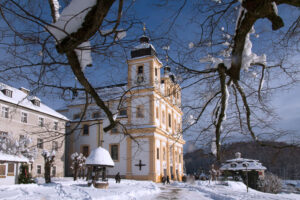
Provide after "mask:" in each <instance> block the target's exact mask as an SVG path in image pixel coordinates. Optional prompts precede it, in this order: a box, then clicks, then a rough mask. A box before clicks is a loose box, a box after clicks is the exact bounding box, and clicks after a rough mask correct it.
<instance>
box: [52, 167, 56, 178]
mask: <svg viewBox="0 0 300 200" xmlns="http://www.w3.org/2000/svg"><path fill="white" fill-rule="evenodd" d="M51 174H52V176H56V166H53V167H52V172H51Z"/></svg>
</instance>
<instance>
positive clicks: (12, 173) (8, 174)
mask: <svg viewBox="0 0 300 200" xmlns="http://www.w3.org/2000/svg"><path fill="white" fill-rule="evenodd" d="M11 167H13V168H11ZM11 169H12V171H10V170H11ZM14 175H15V164H14V163H7V176H14Z"/></svg>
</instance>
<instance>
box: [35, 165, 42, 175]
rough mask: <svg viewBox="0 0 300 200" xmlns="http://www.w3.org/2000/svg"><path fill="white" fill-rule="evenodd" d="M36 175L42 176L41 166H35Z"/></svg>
mask: <svg viewBox="0 0 300 200" xmlns="http://www.w3.org/2000/svg"><path fill="white" fill-rule="evenodd" d="M36 174H38V175H41V174H42V165H36Z"/></svg>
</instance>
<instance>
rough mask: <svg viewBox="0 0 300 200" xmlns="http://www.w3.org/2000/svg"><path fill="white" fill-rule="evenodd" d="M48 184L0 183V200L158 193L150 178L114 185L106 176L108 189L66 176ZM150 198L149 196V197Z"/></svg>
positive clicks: (108, 199) (108, 198) (106, 198)
mask: <svg viewBox="0 0 300 200" xmlns="http://www.w3.org/2000/svg"><path fill="white" fill-rule="evenodd" d="M52 180H54V182H53V183H50V184H29V185H10V186H0V196H1V197H0V198H1V199H49V200H51V199H64V200H67V199H70V200H71V199H78V200H79V199H94V200H96V199H97V200H98V199H99V200H102V199H103V200H117V199H120V200H129V199H144V198H143V197H144V196H153V195H155V194H157V193H159V191H160V190H159V188H158V187H157V185H156V184H155V183H153V182H151V181H134V180H121V183H120V184H116V183H115V181H114V180H113V179H109V187H108V189H97V188H94V187H88V186H87V182H86V181H83V180H78V181H72V180H71V179H69V178H60V179H57V178H53V179H52ZM150 199H151V198H150Z"/></svg>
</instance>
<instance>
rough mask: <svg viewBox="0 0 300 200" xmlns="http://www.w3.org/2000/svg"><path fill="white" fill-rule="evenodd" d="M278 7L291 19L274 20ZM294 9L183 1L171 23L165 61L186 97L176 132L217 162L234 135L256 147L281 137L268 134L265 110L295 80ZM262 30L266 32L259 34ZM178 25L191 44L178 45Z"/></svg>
mask: <svg viewBox="0 0 300 200" xmlns="http://www.w3.org/2000/svg"><path fill="white" fill-rule="evenodd" d="M165 3H166V4H167V3H169V2H167V1H165ZM159 6H165V4H163V3H162V4H161V5H159ZM182 6H184V7H185V8H183V7H182ZM277 6H280V8H282V9H283V10H284V9H285V11H287V10H289V11H290V15H289V16H288V17H287V16H286V14H282V15H283V17H282V16H280V13H278V9H277ZM299 7H300V2H299V1H290V0H278V1H276V0H274V1H271V0H264V1H261V0H242V1H236V0H228V1H226V0H215V1H214V0H213V1H208V0H207V1H201V2H200V1H192V2H189V3H186V1H183V4H181V5H180V6H178V9H177V10H176V11H175V13H176V12H177V14H174V15H173V16H174V17H172V18H170V19H171V20H172V21H171V22H170V23H169V24H171V25H170V26H169V27H168V28H167V30H168V31H169V30H171V29H173V30H174V31H173V32H171V33H169V36H168V38H167V42H168V43H169V44H170V45H171V46H173V49H174V50H173V51H172V50H170V52H168V54H169V55H170V57H171V58H170V59H171V61H172V64H173V65H174V66H175V68H176V73H177V74H178V77H179V80H178V81H180V82H181V83H182V89H185V90H187V91H188V92H187V93H189V94H193V95H188V97H187V98H184V99H183V101H182V102H183V103H184V105H183V109H184V111H185V113H186V119H185V122H186V126H185V127H184V130H183V131H184V132H185V133H189V132H191V133H192V134H193V133H195V132H196V133H197V134H198V136H193V139H195V140H196V141H199V140H200V141H201V140H202V141H204V143H208V144H210V145H211V148H212V153H214V154H215V155H216V158H217V160H218V161H220V159H221V143H223V142H224V141H223V140H225V139H228V138H229V137H233V135H240V136H239V139H241V138H242V139H243V138H245V137H246V138H248V139H249V138H252V139H253V140H255V141H256V142H258V143H260V144H261V145H268V144H267V143H265V142H264V140H265V139H268V140H276V139H278V138H280V137H288V136H287V135H288V134H289V133H288V131H285V130H280V129H278V128H276V126H274V125H275V124H276V122H277V121H278V119H279V118H278V116H277V115H276V113H274V112H273V108H272V107H271V105H270V104H269V102H270V99H271V94H272V93H273V92H274V91H278V89H281V88H288V87H289V86H291V85H292V84H294V83H296V82H297V80H298V79H297V74H298V72H299V69H298V68H296V66H297V61H296V59H295V57H296V55H297V54H299V49H298V47H299V46H298V45H299V40H298V39H297V38H299V22H300V21H299V20H300V19H299ZM178 16H179V17H178ZM180 16H181V19H180V20H181V21H183V22H181V21H180V20H178V18H180ZM187 16H189V19H187V18H188V17H187ZM284 20H285V21H286V22H284ZM177 22H178V23H177ZM269 22H270V23H271V27H272V30H270V29H268V28H266V27H268V26H270V24H269ZM181 23H182V24H189V25H188V26H187V29H188V28H190V30H191V31H193V32H191V33H188V34H190V35H191V36H190V37H186V36H185V37H184V38H182V37H180V33H179V32H181V31H182V27H181V26H184V25H182V24H181ZM285 23H286V24H287V25H286V26H285ZM254 26H256V27H254ZM178 27H179V28H181V29H179V30H176V28H178ZM193 36H194V37H193ZM186 38H188V39H186ZM269 38H270V39H269ZM272 38H275V39H273V40H272ZM251 40H253V41H254V42H253V43H252V41H251ZM259 43H261V45H260V44H259ZM252 46H253V49H252ZM171 49H172V48H171ZM253 51H258V52H259V53H261V55H257V54H256V53H254V52H253ZM212 132H214V134H213V135H214V136H213V137H211V135H212V134H211V133H212ZM289 137H292V136H289ZM209 140H210V141H209ZM211 140H212V141H211ZM289 146H292V145H286V146H284V147H283V146H280V147H279V146H274V147H276V148H285V147H289Z"/></svg>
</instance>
